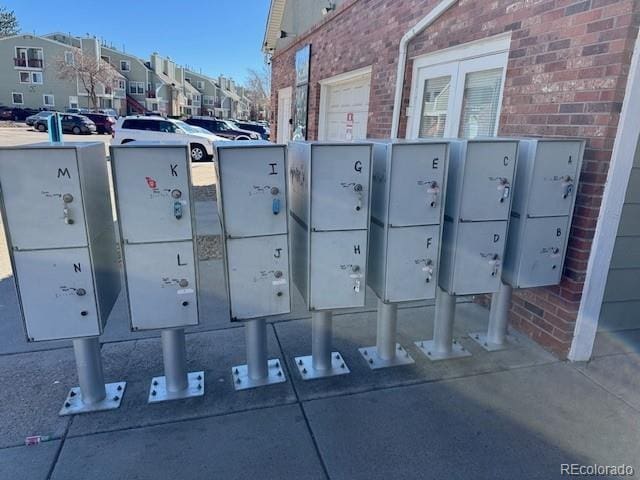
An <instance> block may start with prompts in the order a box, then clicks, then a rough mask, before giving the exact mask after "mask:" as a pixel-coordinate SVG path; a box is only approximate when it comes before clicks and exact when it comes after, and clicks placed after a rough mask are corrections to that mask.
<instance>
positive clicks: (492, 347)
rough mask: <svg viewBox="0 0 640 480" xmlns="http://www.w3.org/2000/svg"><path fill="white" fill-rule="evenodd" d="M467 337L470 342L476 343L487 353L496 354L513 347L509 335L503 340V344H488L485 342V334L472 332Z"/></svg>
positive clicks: (511, 338)
mask: <svg viewBox="0 0 640 480" xmlns="http://www.w3.org/2000/svg"><path fill="white" fill-rule="evenodd" d="M469 336H470V337H471V339H472V340H474V341H476V342H478V343H479V344H480V346H481V347H482V348H484V349H485V350H487V351H488V352H497V351H499V350H506V349H507V348H509V347H512V346H513V345H512V344H513V341H514V339H513V337H512V336H511V335H506V336H505V338H504V343H490V342H487V332H474V333H470V334H469Z"/></svg>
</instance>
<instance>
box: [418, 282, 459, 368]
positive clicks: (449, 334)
mask: <svg viewBox="0 0 640 480" xmlns="http://www.w3.org/2000/svg"><path fill="white" fill-rule="evenodd" d="M455 314H456V296H455V295H449V294H448V293H447V292H446V291H444V290H442V289H441V288H440V287H438V289H437V293H436V312H435V318H434V322H433V339H432V340H420V341H417V342H415V343H416V346H417V347H418V348H420V350H421V351H422V353H424V354H425V355H426V356H427V358H429V360H434V361H436V360H447V359H450V358H458V357H468V356H470V355H471V353H469V352H468V351H467V350H465V348H464V347H463V346H462V345H460V343H458V341H457V340H455V339H454V338H453V322H454V320H455Z"/></svg>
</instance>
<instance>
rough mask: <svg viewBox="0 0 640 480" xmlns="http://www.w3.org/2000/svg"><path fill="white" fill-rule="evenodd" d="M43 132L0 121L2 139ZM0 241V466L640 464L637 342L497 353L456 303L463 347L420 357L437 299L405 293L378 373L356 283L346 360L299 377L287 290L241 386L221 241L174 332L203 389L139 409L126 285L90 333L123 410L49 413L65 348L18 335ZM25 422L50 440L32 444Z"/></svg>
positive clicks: (136, 345)
mask: <svg viewBox="0 0 640 480" xmlns="http://www.w3.org/2000/svg"><path fill="white" fill-rule="evenodd" d="M64 138H65V140H66V141H76V140H78V141H90V140H94V141H102V142H104V143H105V148H107V147H108V145H109V141H110V137H109V136H107V135H92V136H74V135H65V136H64ZM47 139H48V137H47V134H41V133H38V132H34V131H31V130H30V129H28V128H27V127H26V126H25V127H24V128H22V127H18V128H2V127H0V145H21V144H27V143H34V142H38V141H47ZM193 172H194V175H193V179H194V186H195V190H194V191H195V194H196V224H197V233H198V236H199V237H203V238H205V239H209V240H211V241H212V242H213V241H214V240H213V239H215V238H216V237H217V236H218V234H219V226H218V219H217V213H216V205H215V200H214V195H213V192H214V190H215V177H214V172H213V166H212V164H211V163H202V164H194V165H193ZM0 243H1V245H0V386H1V388H0V405H2V409H0V425H2V427H0V479H5V478H7V479H9V478H11V479H22V478H24V479H30V480H31V479H48V478H53V479H70V478H71V479H75V478H92V479H109V480H112V479H118V478H123V479H124V478H144V479H147V478H149V479H151V478H154V479H155V478H175V479H182V478H185V479H186V478H216V479H217V478H220V479H227V478H260V479H280V478H295V479H307V478H309V479H311V478H313V479H315V478H318V479H322V478H331V479H339V478H340V479H342V478H343V479H349V480H351V479H367V480H370V479H375V478H406V479H414V478H415V479H417V478H465V479H466V478H540V479H543V478H544V479H547V478H557V477H559V475H560V464H561V463H580V464H591V463H599V464H606V465H618V464H623V463H625V464H630V465H635V466H636V472H637V469H638V468H640V464H638V458H640V389H636V388H633V386H634V385H635V386H637V385H638V384H637V382H636V383H630V381H629V378H631V377H633V376H634V375H636V373H637V368H638V367H639V366H640V363H639V362H640V360H638V355H637V351H639V350H640V348H639V345H640V339H635V340H634V339H626V340H625V341H615V340H611V339H606V338H603V339H602V341H600V342H599V343H598V345H597V348H596V351H595V352H594V359H593V360H592V361H591V362H589V363H588V364H572V363H567V362H564V361H561V360H558V359H557V358H555V357H554V356H553V355H551V354H550V353H548V352H546V351H545V350H543V349H542V348H541V347H540V346H538V345H537V344H535V343H534V342H533V341H531V340H530V339H529V338H527V337H526V336H524V335H521V334H519V333H517V332H512V333H513V336H514V343H513V344H512V347H511V348H510V349H507V350H504V351H500V352H487V351H485V350H484V349H482V348H481V347H480V346H479V345H478V344H477V343H475V342H474V341H473V340H472V339H471V338H470V337H469V335H468V332H469V331H478V330H483V329H485V328H486V325H487V320H488V311H487V310H486V309H485V308H484V307H482V306H480V305H478V304H475V303H473V302H470V301H469V300H465V301H464V302H463V303H460V304H458V306H457V309H458V310H457V317H456V325H455V336H456V338H458V339H459V341H460V342H461V343H462V344H463V345H464V347H465V348H467V349H468V350H469V351H470V352H471V353H472V356H471V357H466V358H462V359H458V360H450V361H444V362H436V363H432V362H430V361H429V360H428V359H427V358H426V357H424V356H423V355H422V354H421V353H420V351H419V349H418V348H417V347H416V346H415V345H414V343H413V342H414V341H416V340H419V339H423V338H429V337H430V335H431V332H432V329H433V317H434V306H433V302H428V301H427V302H412V303H408V304H403V305H402V306H401V307H400V309H399V313H398V330H399V341H400V343H401V344H402V345H403V346H405V347H406V349H407V351H409V352H410V354H411V356H412V357H413V358H414V359H415V364H413V365H410V366H406V367H399V368H393V369H384V370H380V371H375V370H371V369H370V368H369V366H368V365H367V363H366V362H365V361H364V360H363V359H362V357H361V356H360V354H359V353H358V350H357V348H358V347H361V346H365V345H372V344H374V343H375V334H376V298H375V295H374V294H373V293H372V292H371V291H369V292H368V294H367V304H366V306H365V307H364V308H359V309H350V310H344V311H340V312H336V315H335V322H334V329H335V330H334V347H335V349H336V350H338V351H340V352H341V353H342V355H343V357H344V359H345V361H346V363H347V365H348V367H349V368H350V370H351V373H350V374H349V375H343V376H339V377H333V378H330V379H324V380H317V381H312V382H307V381H303V380H302V379H301V377H300V375H299V374H298V370H297V368H296V366H295V364H294V362H293V358H294V357H295V356H297V355H305V354H308V353H310V351H311V334H310V321H309V313H308V312H307V311H306V309H305V307H304V305H303V302H302V299H301V298H300V295H298V294H296V293H295V292H294V295H295V296H294V302H293V311H292V312H291V313H290V314H287V315H282V316H279V317H274V318H272V319H270V321H269V325H268V349H269V354H270V358H275V357H278V358H280V359H281V360H282V361H283V364H284V367H285V375H286V378H287V382H286V383H280V384H277V385H272V386H269V387H263V388H259V389H255V390H246V391H241V392H236V391H235V390H234V387H233V385H232V375H231V366H232V365H237V364H241V363H243V362H244V361H245V344H244V329H243V327H242V325H241V324H237V323H233V324H232V323H231V322H230V321H229V310H228V305H227V300H226V292H225V286H224V281H223V266H222V261H221V260H220V259H219V255H217V254H209V255H200V260H201V261H200V292H199V302H200V322H201V323H200V325H199V326H198V327H195V328H191V329H188V330H187V333H188V335H187V352H188V366H189V369H190V370H204V371H205V372H206V378H205V395H204V396H203V397H199V398H195V399H189V400H186V401H176V402H170V403H165V404H155V405H147V403H146V398H147V394H148V386H149V383H148V382H149V380H150V378H151V377H152V376H155V375H158V374H159V373H160V372H161V371H162V368H163V367H162V353H161V348H160V341H159V338H158V334H157V333H156V332H153V331H151V332H150V331H147V332H139V333H131V332H130V331H129V320H128V316H127V310H126V305H125V301H124V299H123V298H122V296H121V298H120V299H119V301H118V303H117V304H116V307H115V308H114V311H113V312H112V314H111V316H110V318H109V321H108V323H107V327H106V330H105V333H104V335H103V336H102V337H101V342H102V356H103V359H104V370H105V376H106V380H107V381H116V380H126V381H127V382H128V385H127V389H126V392H125V395H124V398H123V404H122V407H121V408H120V409H118V410H115V411H109V412H100V413H94V414H87V415H80V416H75V417H59V416H58V414H57V413H58V410H59V408H60V406H61V402H62V401H63V398H64V396H65V394H66V392H67V390H68V389H69V388H70V387H72V386H75V385H77V378H76V373H75V365H74V361H73V350H72V349H71V348H70V346H71V344H70V342H68V341H54V342H40V343H32V344H27V343H26V341H25V340H24V334H23V330H22V323H21V322H22V320H21V318H20V313H19V308H18V303H17V298H16V295H15V288H14V284H13V278H12V275H11V269H10V265H9V261H8V252H7V251H6V246H5V242H4V234H2V238H0ZM634 342H635V343H634ZM634 352H635V353H634ZM29 435H46V436H47V437H49V440H48V441H46V442H44V443H42V444H40V445H38V446H30V447H27V446H24V439H25V437H27V436H29ZM381 459H384V461H381Z"/></svg>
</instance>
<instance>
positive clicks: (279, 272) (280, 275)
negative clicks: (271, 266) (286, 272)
mask: <svg viewBox="0 0 640 480" xmlns="http://www.w3.org/2000/svg"><path fill="white" fill-rule="evenodd" d="M273 276H274V277H276V278H281V277H282V272H281V271H280V270H276V271H275V272H273Z"/></svg>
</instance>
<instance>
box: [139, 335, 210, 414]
mask: <svg viewBox="0 0 640 480" xmlns="http://www.w3.org/2000/svg"><path fill="white" fill-rule="evenodd" d="M160 335H161V338H162V359H163V361H164V376H162V377H154V378H152V379H151V386H150V387H149V399H148V402H149V403H156V402H164V401H167V400H177V399H180V398H190V397H199V396H201V395H204V372H187V349H186V347H185V335H184V329H183V328H176V329H167V330H162V331H161V332H160Z"/></svg>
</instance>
